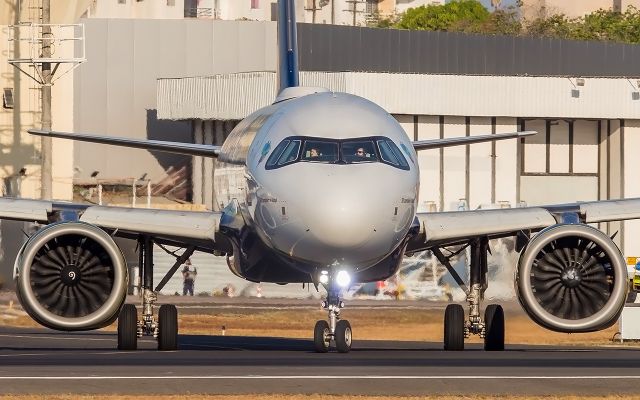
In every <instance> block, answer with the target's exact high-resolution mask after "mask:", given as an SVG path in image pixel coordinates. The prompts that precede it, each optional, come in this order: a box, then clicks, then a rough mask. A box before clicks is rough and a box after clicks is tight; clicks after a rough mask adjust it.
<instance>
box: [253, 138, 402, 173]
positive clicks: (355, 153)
mask: <svg viewBox="0 0 640 400" xmlns="http://www.w3.org/2000/svg"><path fill="white" fill-rule="evenodd" d="M294 162H311V163H325V164H356V163H373V162H379V163H383V164H388V165H391V166H393V167H396V168H400V169H404V170H408V169H409V164H408V163H407V160H406V159H405V158H404V156H403V154H402V152H401V151H400V149H398V146H396V144H395V143H394V142H393V141H392V140H391V139H389V138H385V137H381V136H374V137H367V138H358V139H346V140H331V139H321V138H307V137H299V136H296V137H289V138H286V139H284V140H283V141H282V142H280V144H278V145H277V146H276V148H275V149H274V150H273V152H272V153H271V155H270V156H269V158H268V159H267V163H266V165H265V168H266V169H275V168H280V167H283V166H285V165H289V164H292V163H294Z"/></svg>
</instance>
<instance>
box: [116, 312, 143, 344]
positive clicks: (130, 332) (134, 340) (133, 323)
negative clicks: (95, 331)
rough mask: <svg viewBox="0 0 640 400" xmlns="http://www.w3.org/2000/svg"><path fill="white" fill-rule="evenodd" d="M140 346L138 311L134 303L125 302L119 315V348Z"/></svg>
mask: <svg viewBox="0 0 640 400" xmlns="http://www.w3.org/2000/svg"><path fill="white" fill-rule="evenodd" d="M137 348H138V312H137V311H136V306H134V305H133V304H125V305H124V306H123V307H122V310H120V315H118V350H136V349H137Z"/></svg>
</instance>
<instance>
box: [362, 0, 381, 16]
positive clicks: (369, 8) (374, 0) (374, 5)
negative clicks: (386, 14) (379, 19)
mask: <svg viewBox="0 0 640 400" xmlns="http://www.w3.org/2000/svg"><path fill="white" fill-rule="evenodd" d="M377 12H378V0H367V4H366V10H365V13H366V14H369V15H371V14H375V13H377Z"/></svg>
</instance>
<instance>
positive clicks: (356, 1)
mask: <svg viewBox="0 0 640 400" xmlns="http://www.w3.org/2000/svg"><path fill="white" fill-rule="evenodd" d="M346 3H348V4H351V9H350V10H345V11H349V12H351V13H352V15H353V26H356V16H357V15H358V13H361V12H362V11H358V4H360V3H362V0H347V1H346Z"/></svg>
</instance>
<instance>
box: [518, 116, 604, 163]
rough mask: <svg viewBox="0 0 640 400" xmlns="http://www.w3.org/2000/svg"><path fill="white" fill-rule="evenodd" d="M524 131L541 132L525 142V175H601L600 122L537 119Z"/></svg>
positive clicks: (524, 125) (523, 126)
mask: <svg viewBox="0 0 640 400" xmlns="http://www.w3.org/2000/svg"><path fill="white" fill-rule="evenodd" d="M520 128H521V130H527V131H537V132H538V134H537V135H535V136H531V137H528V138H526V139H524V140H523V141H522V142H523V143H522V144H521V146H522V147H521V149H522V160H521V173H522V175H597V174H598V144H599V135H600V134H601V132H600V130H601V128H600V124H599V123H598V121H589V120H545V119H534V120H526V121H521V123H520Z"/></svg>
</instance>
